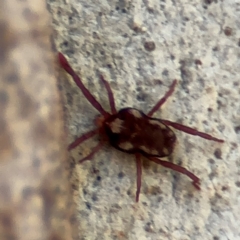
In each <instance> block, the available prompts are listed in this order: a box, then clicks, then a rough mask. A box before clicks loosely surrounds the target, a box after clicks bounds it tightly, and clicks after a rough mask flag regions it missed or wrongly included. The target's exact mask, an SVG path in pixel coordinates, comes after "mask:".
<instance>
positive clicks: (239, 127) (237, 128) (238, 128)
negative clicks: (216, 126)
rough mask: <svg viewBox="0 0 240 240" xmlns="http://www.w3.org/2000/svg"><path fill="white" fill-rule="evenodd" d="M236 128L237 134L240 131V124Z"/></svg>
mask: <svg viewBox="0 0 240 240" xmlns="http://www.w3.org/2000/svg"><path fill="white" fill-rule="evenodd" d="M234 130H235V132H236V133H237V134H238V133H240V126H237V127H235V128H234Z"/></svg>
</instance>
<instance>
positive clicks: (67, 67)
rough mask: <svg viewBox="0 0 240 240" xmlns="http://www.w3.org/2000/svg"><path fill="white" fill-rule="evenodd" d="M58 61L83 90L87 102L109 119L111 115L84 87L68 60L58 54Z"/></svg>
mask: <svg viewBox="0 0 240 240" xmlns="http://www.w3.org/2000/svg"><path fill="white" fill-rule="evenodd" d="M58 59H59V62H60V65H61V67H62V68H63V69H64V70H65V71H66V72H67V73H68V74H70V75H71V77H72V78H73V80H74V82H75V83H76V84H77V86H78V87H79V88H80V89H81V91H82V93H83V95H84V96H85V97H86V98H87V100H88V101H89V102H90V103H91V104H92V105H93V107H95V108H96V109H97V110H98V111H99V112H100V113H101V114H102V115H103V116H104V117H108V116H109V113H108V112H106V111H105V110H104V109H103V107H102V106H101V104H100V103H99V102H98V101H97V100H96V98H95V97H94V96H93V95H92V94H91V93H90V92H89V91H88V89H87V88H86V87H85V86H84V85H83V83H82V80H81V78H80V77H79V76H78V75H77V74H76V73H75V71H74V70H73V69H72V67H71V66H70V64H69V62H68V61H67V59H66V58H65V57H64V55H63V54H62V53H58Z"/></svg>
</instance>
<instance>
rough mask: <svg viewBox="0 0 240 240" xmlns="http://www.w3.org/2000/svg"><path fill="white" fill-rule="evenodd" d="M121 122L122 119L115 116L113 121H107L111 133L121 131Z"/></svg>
mask: <svg viewBox="0 0 240 240" xmlns="http://www.w3.org/2000/svg"><path fill="white" fill-rule="evenodd" d="M122 124H123V120H121V119H119V118H116V119H115V120H114V121H113V122H110V123H109V127H110V128H111V130H112V132H113V133H121V131H122Z"/></svg>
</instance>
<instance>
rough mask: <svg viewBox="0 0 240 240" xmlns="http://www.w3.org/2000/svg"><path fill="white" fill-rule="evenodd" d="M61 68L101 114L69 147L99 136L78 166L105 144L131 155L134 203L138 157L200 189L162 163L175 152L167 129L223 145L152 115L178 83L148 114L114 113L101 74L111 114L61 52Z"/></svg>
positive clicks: (176, 168)
mask: <svg viewBox="0 0 240 240" xmlns="http://www.w3.org/2000/svg"><path fill="white" fill-rule="evenodd" d="M58 58H59V62H60V65H61V67H62V68H63V69H64V70H65V71H66V72H67V73H68V74H70V75H71V77H72V78H73V80H74V82H75V83H76V84H77V86H78V87H79V88H80V90H81V91H82V93H83V95H84V96H85V97H86V98H87V100H88V101H89V102H90V103H91V104H92V106H93V107H95V108H96V109H97V110H98V111H99V112H100V114H101V116H100V117H97V118H96V119H95V123H96V125H97V128H95V129H94V130H92V131H89V132H87V133H85V134H83V135H82V136H81V137H79V138H77V139H76V140H75V141H74V142H73V143H71V144H70V145H69V147H68V149H69V150H71V149H73V148H75V147H76V146H78V145H79V144H81V143H83V142H84V141H86V140H87V139H89V138H91V137H92V136H94V135H96V134H99V135H100V141H99V143H98V144H97V145H96V146H95V147H94V148H93V149H92V151H91V152H90V154H89V155H88V156H86V157H84V158H82V159H80V160H79V163H83V162H84V161H86V160H91V159H92V157H93V156H94V154H95V153H97V152H98V151H99V150H100V149H101V147H102V146H103V144H105V143H106V142H107V141H108V142H109V143H110V144H111V145H112V146H113V147H114V148H116V149H118V150H120V151H122V152H126V153H130V154H134V155H135V159H136V167H137V191H136V202H138V201H139V195H140V189H141V176H142V162H141V156H143V157H145V158H147V159H149V160H150V161H153V162H155V163H157V164H160V165H162V166H164V167H166V168H170V169H172V170H174V171H177V172H179V173H182V174H185V175H186V176H188V177H189V178H190V179H192V184H193V186H194V187H195V188H196V189H198V190H200V179H199V178H198V177H197V176H195V175H194V174H193V173H191V172H190V171H188V170H187V169H186V168H184V167H182V166H179V165H176V164H174V163H171V162H167V161H164V160H161V159H160V158H162V157H167V156H169V155H170V154H171V153H172V152H173V149H174V145H175V142H176V135H175V134H174V132H173V131H172V130H171V128H170V127H172V128H175V129H177V130H180V131H183V132H185V133H188V134H191V135H196V136H199V137H201V138H205V139H207V140H211V141H216V142H219V143H223V142H224V141H223V140H222V139H218V138H215V137H213V136H211V135H209V134H207V133H203V132H199V131H198V130H196V129H193V128H190V127H187V126H184V125H182V124H179V123H175V122H171V121H169V120H164V119H157V118H153V117H152V116H153V114H154V113H155V112H156V111H157V110H158V109H159V108H160V107H161V106H162V105H163V104H164V103H165V102H166V100H167V99H168V98H169V97H170V96H171V95H172V93H173V91H174V88H175V86H176V84H177V81H176V80H174V81H173V83H172V84H171V86H170V88H169V90H168V91H167V92H166V94H165V95H164V97H163V98H161V99H160V100H159V101H158V102H157V103H156V105H155V106H154V107H153V108H152V109H151V110H150V111H149V112H148V113H147V114H144V113H143V112H141V111H140V110H138V109H135V108H123V109H121V110H119V111H117V110H116V107H115V102H114V97H113V93H112V90H111V88H110V85H109V83H108V82H107V81H105V79H104V78H103V76H102V75H100V80H101V82H102V84H103V85H104V86H105V88H106V90H107V94H108V99H109V103H110V108H111V113H109V112H107V111H105V110H104V109H103V107H102V106H101V104H100V103H99V102H98V101H97V100H96V99H95V97H94V96H93V95H92V94H91V93H90V92H89V91H88V89H87V88H86V87H85V86H84V85H83V83H82V80H81V78H80V77H79V76H78V75H77V74H76V73H75V71H74V70H73V69H72V67H71V66H70V64H69V63H68V61H67V59H66V58H65V57H64V56H63V54H62V53H59V54H58Z"/></svg>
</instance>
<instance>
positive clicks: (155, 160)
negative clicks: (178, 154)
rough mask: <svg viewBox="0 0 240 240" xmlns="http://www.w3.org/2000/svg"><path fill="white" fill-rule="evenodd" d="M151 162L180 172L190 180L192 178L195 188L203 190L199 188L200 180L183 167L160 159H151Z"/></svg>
mask: <svg viewBox="0 0 240 240" xmlns="http://www.w3.org/2000/svg"><path fill="white" fill-rule="evenodd" d="M149 160H151V161H153V162H155V163H157V164H160V165H162V166H164V167H166V168H170V169H172V170H174V171H176V172H180V173H182V174H184V175H186V176H188V177H189V178H191V179H192V180H193V182H192V184H193V186H194V187H195V188H196V189H198V190H201V189H200V186H199V185H200V179H199V178H198V177H197V176H196V175H194V174H193V173H191V172H189V171H188V170H187V169H186V168H184V167H181V166H179V165H176V164H174V163H171V162H167V161H163V160H161V159H158V158H149Z"/></svg>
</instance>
